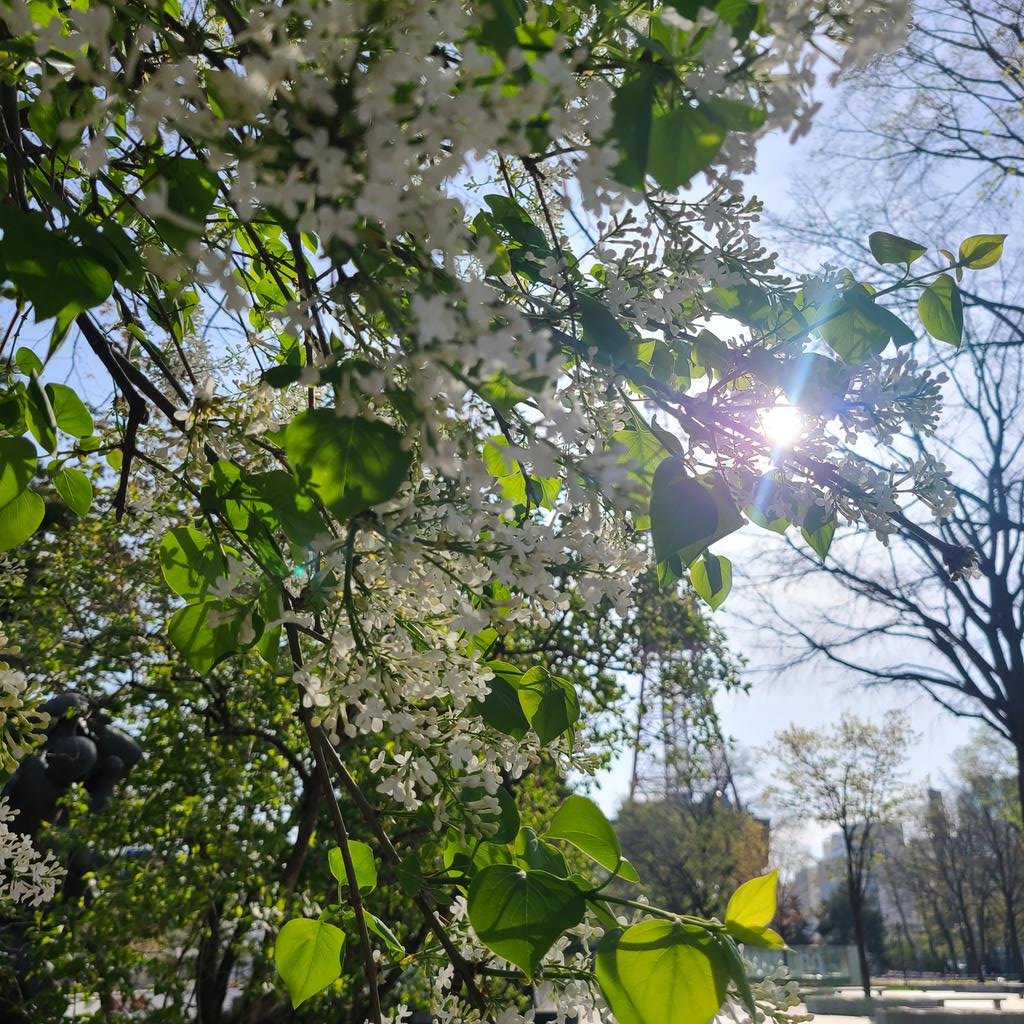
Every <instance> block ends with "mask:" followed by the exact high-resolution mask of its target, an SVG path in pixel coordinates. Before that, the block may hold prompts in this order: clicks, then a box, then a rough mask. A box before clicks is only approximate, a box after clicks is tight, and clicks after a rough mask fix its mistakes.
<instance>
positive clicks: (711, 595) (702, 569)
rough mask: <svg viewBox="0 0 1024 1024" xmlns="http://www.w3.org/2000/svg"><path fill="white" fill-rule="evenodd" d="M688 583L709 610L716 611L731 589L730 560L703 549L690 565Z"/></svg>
mask: <svg viewBox="0 0 1024 1024" xmlns="http://www.w3.org/2000/svg"><path fill="white" fill-rule="evenodd" d="M690 583H692V584H693V589H694V590H696V591H697V593H698V595H700V597H702V598H703V599H704V600H705V601H706V602H707V603H708V604H709V605H710V606H711V610H712V611H717V610H718V608H719V607H720V606H721V604H722V602H723V601H725V599H726V598H727V597H728V596H729V591H730V590H731V589H732V562H730V561H729V559H728V558H725V557H724V556H723V555H713V554H712V553H711V552H710V551H705V552H704V555H703V557H702V558H701V559H700V560H699V561H697V562H694V564H693V565H692V566H691V567H690Z"/></svg>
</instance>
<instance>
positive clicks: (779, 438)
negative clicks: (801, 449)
mask: <svg viewBox="0 0 1024 1024" xmlns="http://www.w3.org/2000/svg"><path fill="white" fill-rule="evenodd" d="M760 419H761V429H762V430H763V431H764V436H765V437H766V438H767V439H768V440H769V441H770V442H771V443H772V446H773V447H775V448H792V446H793V445H794V444H795V443H796V441H798V440H799V438H800V435H801V434H802V433H803V429H804V418H803V416H801V415H800V410H799V409H798V408H797V407H796V406H795V405H773V406H772V407H771V408H770V409H766V410H765V411H764V412H762V413H761V416H760Z"/></svg>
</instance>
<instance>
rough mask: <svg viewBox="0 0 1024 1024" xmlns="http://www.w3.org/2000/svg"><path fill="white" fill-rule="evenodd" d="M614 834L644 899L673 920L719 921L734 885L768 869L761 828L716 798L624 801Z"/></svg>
mask: <svg viewBox="0 0 1024 1024" xmlns="http://www.w3.org/2000/svg"><path fill="white" fill-rule="evenodd" d="M616 831H617V832H618V835H619V841H620V842H621V843H622V850H623V853H624V854H625V855H626V857H628V858H629V860H630V861H631V862H632V864H633V866H634V867H635V868H636V869H637V872H638V874H639V875H640V877H641V878H642V879H643V884H644V888H645V890H646V892H647V895H648V896H650V897H651V899H652V900H654V901H655V902H657V903H659V904H660V905H662V906H664V907H666V908H668V909H669V910H672V911H674V912H675V913H677V914H698V915H701V916H704V917H710V916H717V917H721V916H722V914H723V912H724V910H725V904H726V901H727V900H728V898H729V895H730V894H731V893H732V891H733V890H734V889H735V888H736V887H737V885H739V884H740V883H741V882H742V881H743V880H744V879H745V878H750V877H752V876H754V875H759V874H761V873H763V872H764V870H765V867H766V865H767V863H768V827H767V824H766V823H765V822H763V821H759V820H758V819H757V818H755V817H754V816H753V815H751V814H750V813H749V812H748V811H745V810H742V809H739V808H737V807H735V806H733V805H731V804H729V803H727V802H725V801H724V800H723V799H722V798H721V796H718V797H716V796H714V795H712V796H710V797H709V798H707V799H704V800H701V801H698V802H690V801H686V800H644V801H629V802H627V803H625V804H623V806H622V809H621V810H620V811H619V816H618V820H617V822H616Z"/></svg>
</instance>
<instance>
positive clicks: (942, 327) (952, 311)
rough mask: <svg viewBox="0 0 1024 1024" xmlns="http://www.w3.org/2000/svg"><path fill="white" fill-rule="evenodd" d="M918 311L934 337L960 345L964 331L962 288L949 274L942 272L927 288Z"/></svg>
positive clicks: (919, 303) (919, 301)
mask: <svg viewBox="0 0 1024 1024" xmlns="http://www.w3.org/2000/svg"><path fill="white" fill-rule="evenodd" d="M917 313H918V316H920V317H921V323H923V324H924V326H925V330H926V331H927V332H928V333H929V334H930V335H931V336H932V337H933V338H936V339H938V340H939V341H944V342H946V343H947V344H949V345H953V346H955V347H956V348H959V347H960V342H961V341H962V340H963V333H964V308H963V304H962V302H961V300H960V289H959V288H957V286H956V282H955V281H954V280H953V278H951V277H950V276H949V274H941V275H940V276H939V277H937V278H936V279H935V280H934V281H933V282H932V283H931V284H930V285H929V286H928V287H927V288H925V290H924V291H923V292H922V293H921V298H920V299H918V302H917Z"/></svg>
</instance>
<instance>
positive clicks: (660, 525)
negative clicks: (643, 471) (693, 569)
mask: <svg viewBox="0 0 1024 1024" xmlns="http://www.w3.org/2000/svg"><path fill="white" fill-rule="evenodd" d="M742 525H743V519H742V517H741V516H740V514H739V510H738V509H737V508H736V505H735V503H734V502H733V500H732V495H731V494H730V493H729V488H728V486H727V485H726V484H725V481H723V480H722V479H721V478H720V477H718V476H717V475H716V474H712V473H709V474H707V475H706V476H704V477H699V478H698V477H694V476H690V474H689V472H688V471H687V468H686V464H685V463H684V462H683V460H682V459H681V458H679V457H678V456H675V455H670V456H669V457H668V458H666V459H664V460H663V461H662V462H661V463H660V465H659V466H658V468H657V469H656V470H655V472H654V480H653V483H652V486H651V534H652V538H653V540H654V553H655V557H656V559H657V561H658V562H659V563H661V562H664V561H666V560H667V559H669V558H671V557H672V556H677V557H678V559H679V561H680V562H681V563H682V564H683V565H689V564H690V563H691V562H692V561H693V560H694V559H695V558H696V557H697V556H698V555H699V554H700V553H701V552H702V551H703V550H704V549H705V548H706V547H708V545H709V544H713V543H714V542H715V541H716V540H721V538H722V537H725V536H728V534H730V533H732V532H733V531H735V530H738V529H739V528H740V527H741V526H742Z"/></svg>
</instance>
